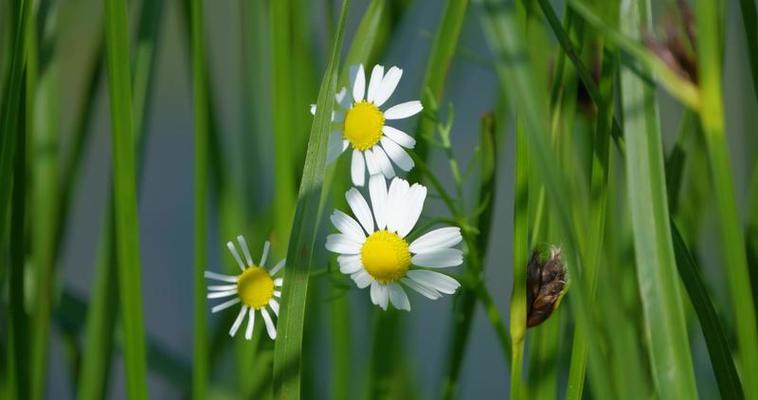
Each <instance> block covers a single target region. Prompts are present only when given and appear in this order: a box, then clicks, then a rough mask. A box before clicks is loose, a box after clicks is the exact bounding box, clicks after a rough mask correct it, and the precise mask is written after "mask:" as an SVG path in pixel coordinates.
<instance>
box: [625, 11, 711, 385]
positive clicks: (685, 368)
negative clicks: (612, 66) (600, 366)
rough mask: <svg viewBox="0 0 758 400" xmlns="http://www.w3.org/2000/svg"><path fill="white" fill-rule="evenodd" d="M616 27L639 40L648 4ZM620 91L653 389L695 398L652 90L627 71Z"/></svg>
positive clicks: (627, 13) (628, 14)
mask: <svg viewBox="0 0 758 400" xmlns="http://www.w3.org/2000/svg"><path fill="white" fill-rule="evenodd" d="M620 23H621V29H622V31H623V32H624V34H626V35H628V36H629V37H633V38H639V35H640V30H641V29H644V28H647V27H649V23H650V10H649V3H648V1H647V0H642V1H638V2H635V3H634V4H631V5H630V6H629V7H622V10H621V19H620ZM638 67H639V68H645V66H642V65H638ZM621 90H622V93H623V96H622V105H623V110H624V136H625V139H626V172H627V177H628V181H627V190H628V196H629V207H630V209H631V215H632V226H633V231H634V248H635V254H636V257H637V275H638V280H639V286H640V290H641V298H642V304H643V310H644V317H645V329H646V332H648V335H649V337H648V340H649V342H650V345H649V346H650V347H649V349H648V350H649V354H650V360H651V363H652V368H653V376H654V379H655V383H656V390H657V392H658V394H659V395H660V396H661V397H662V398H674V397H683V398H696V397H697V390H696V386H695V379H694V378H695V377H694V371H693V367H692V365H693V364H692V357H691V355H690V349H689V338H688V337H687V329H686V326H685V319H684V310H683V306H682V301H681V294H680V292H679V279H678V276H677V273H676V264H675V260H674V251H673V246H672V242H671V231H670V229H669V224H668V220H669V213H668V200H667V197H666V186H665V185H666V183H665V174H664V170H663V149H662V144H661V134H660V125H659V124H660V122H659V119H658V106H657V102H656V100H655V91H654V88H651V87H649V86H647V85H646V84H645V83H644V82H643V81H642V80H641V79H640V78H639V77H638V76H637V75H636V74H635V73H634V72H632V71H631V70H630V69H629V68H625V69H623V70H622V72H621Z"/></svg>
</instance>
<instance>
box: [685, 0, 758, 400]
mask: <svg viewBox="0 0 758 400" xmlns="http://www.w3.org/2000/svg"><path fill="white" fill-rule="evenodd" d="M719 8H720V6H719V5H718V4H717V2H716V1H713V0H706V1H703V0H698V1H697V2H696V9H695V10H696V21H697V31H698V37H697V50H698V51H697V54H698V66H699V68H700V69H699V74H700V86H701V90H702V97H703V108H702V110H701V112H700V120H701V122H702V126H703V132H704V134H705V142H706V148H707V152H708V159H709V162H710V169H711V176H712V182H713V196H714V197H715V200H716V210H717V212H718V217H719V221H718V224H719V234H720V237H721V243H722V248H721V251H722V254H723V257H724V259H723V260H724V267H725V270H726V272H727V273H726V275H727V277H728V282H729V289H730V294H731V296H732V307H734V310H733V315H734V321H735V322H736V325H737V327H736V328H737V329H736V333H737V342H738V344H739V346H738V352H739V359H740V364H741V367H742V368H741V371H742V376H744V377H754V376H758V326H756V316H755V309H754V308H753V307H751V305H752V304H753V293H752V289H751V287H750V274H749V271H748V267H747V254H746V249H745V238H744V237H743V231H742V225H741V223H740V217H739V215H738V211H737V206H736V204H737V203H736V200H735V192H734V181H733V179H734V176H733V174H732V169H731V164H730V162H731V161H730V157H729V148H728V143H727V138H726V130H725V127H724V104H723V100H722V89H723V88H722V83H721V79H722V57H721V54H722V50H721V44H720V43H721V39H720V37H721V36H720V33H719V32H720V28H719V26H721V24H723V23H724V22H723V21H721V20H719V15H720V13H719V12H718V10H719ZM744 383H745V394H746V396H747V397H748V398H756V397H758V379H750V378H746V379H745V381H744Z"/></svg>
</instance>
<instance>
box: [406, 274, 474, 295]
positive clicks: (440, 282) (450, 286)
mask: <svg viewBox="0 0 758 400" xmlns="http://www.w3.org/2000/svg"><path fill="white" fill-rule="evenodd" d="M407 276H408V277H409V278H411V279H413V280H414V281H416V282H417V283H420V284H422V285H424V286H426V287H429V288H433V289H435V290H437V291H439V292H442V293H447V294H453V293H455V291H456V290H457V289H458V288H459V287H461V284H460V283H458V281H456V280H455V279H453V278H451V277H449V276H447V275H445V274H441V273H439V272H434V271H427V270H423V269H414V270H410V271H408V273H407Z"/></svg>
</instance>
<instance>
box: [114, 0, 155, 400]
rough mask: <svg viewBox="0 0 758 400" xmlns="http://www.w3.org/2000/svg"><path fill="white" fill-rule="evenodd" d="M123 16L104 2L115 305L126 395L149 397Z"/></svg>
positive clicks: (123, 10) (121, 9)
mask: <svg viewBox="0 0 758 400" xmlns="http://www.w3.org/2000/svg"><path fill="white" fill-rule="evenodd" d="M127 15H128V14H127V7H126V3H125V2H124V1H123V0H105V43H106V54H107V56H106V59H107V66H108V87H109V90H108V93H109V101H110V110H111V134H112V152H113V167H114V169H113V183H114V199H115V200H114V201H115V210H116V256H117V261H118V262H117V267H118V282H119V299H120V302H119V305H120V306H121V308H120V309H121V320H122V326H123V330H124V364H125V369H126V391H127V395H128V396H129V397H130V398H134V399H141V398H145V397H146V396H147V383H146V375H147V374H146V356H145V328H144V321H143V311H142V287H141V285H142V284H141V278H140V276H141V263H140V246H139V228H138V217H137V187H136V186H137V185H136V175H137V173H136V165H135V153H136V150H135V140H134V127H133V114H132V95H131V77H130V75H131V73H130V59H129V30H128V22H127Z"/></svg>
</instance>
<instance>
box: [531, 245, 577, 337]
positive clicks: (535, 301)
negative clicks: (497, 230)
mask: <svg viewBox="0 0 758 400" xmlns="http://www.w3.org/2000/svg"><path fill="white" fill-rule="evenodd" d="M566 282H567V279H566V267H565V266H564V265H563V261H562V260H561V250H560V249H559V248H557V247H552V248H551V249H550V256H549V257H548V259H547V260H543V259H542V256H541V255H540V253H539V252H538V251H535V252H534V253H533V254H532V258H531V260H529V264H528V265H527V267H526V288H527V295H526V300H527V314H526V326H527V327H530V328H531V327H533V326H537V325H539V324H541V323H542V322H544V321H545V320H546V319H548V318H549V317H550V315H551V314H552V313H553V311H555V309H556V308H557V307H558V304H559V303H560V299H561V297H563V293H564V290H565V288H566Z"/></svg>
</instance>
